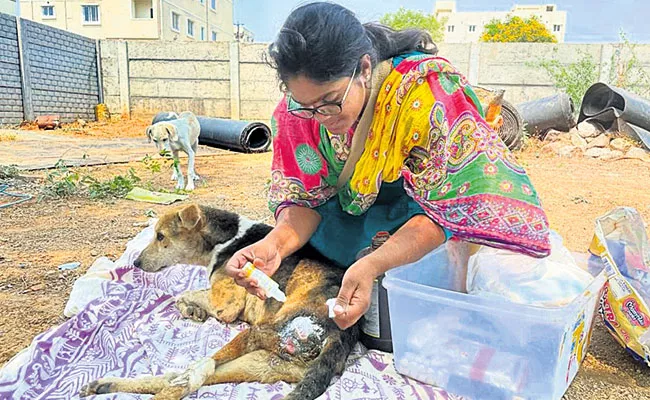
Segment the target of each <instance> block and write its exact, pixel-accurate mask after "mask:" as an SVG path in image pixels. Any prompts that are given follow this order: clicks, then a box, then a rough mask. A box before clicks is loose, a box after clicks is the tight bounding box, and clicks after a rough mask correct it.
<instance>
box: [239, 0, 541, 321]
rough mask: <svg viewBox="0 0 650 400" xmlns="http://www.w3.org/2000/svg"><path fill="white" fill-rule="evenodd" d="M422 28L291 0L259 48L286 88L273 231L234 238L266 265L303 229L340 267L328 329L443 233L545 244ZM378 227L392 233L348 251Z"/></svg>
mask: <svg viewBox="0 0 650 400" xmlns="http://www.w3.org/2000/svg"><path fill="white" fill-rule="evenodd" d="M435 52H436V48H435V45H434V44H433V42H432V40H431V37H430V36H429V35H428V34H426V33H424V32H421V31H417V30H407V31H400V32H395V31H393V30H391V29H389V28H387V27H385V26H382V25H378V24H366V25H362V24H361V23H360V22H359V21H358V20H357V19H356V17H355V16H354V14H352V13H351V12H350V11H349V10H347V9H345V8H343V7H341V6H339V5H336V4H332V3H312V4H308V5H305V6H302V7H300V8H298V9H296V10H295V11H293V12H292V13H291V15H290V16H289V17H288V19H287V21H286V22H285V24H284V26H283V28H282V30H281V31H280V33H279V34H278V37H277V39H276V41H275V42H274V43H273V44H271V46H270V48H269V54H270V57H271V60H272V64H273V66H274V68H275V69H276V71H277V73H278V76H279V78H280V80H281V81H282V83H283V85H284V86H285V88H286V96H285V97H284V98H283V99H282V100H281V101H280V103H279V105H278V106H277V109H276V110H275V113H274V115H273V124H272V125H273V132H274V149H273V151H274V154H273V165H272V182H271V188H270V195H269V205H270V208H271V210H272V211H273V212H275V216H276V225H275V228H274V229H273V231H272V232H271V233H270V234H269V235H268V236H267V237H266V238H265V239H263V240H262V241H260V242H258V243H256V244H254V245H252V246H250V247H248V248H245V249H242V250H241V251H239V252H238V253H237V254H235V255H234V256H233V258H232V259H231V260H230V261H229V263H228V266H227V271H228V274H229V275H230V276H232V277H233V278H235V280H236V281H237V283H238V284H239V285H242V286H244V287H246V288H247V290H248V291H249V292H250V293H253V294H257V295H258V296H259V297H260V298H264V295H263V291H261V290H260V289H259V288H258V287H257V285H256V282H254V281H252V280H248V279H243V274H242V273H241V268H242V267H243V265H244V264H245V263H246V261H247V260H254V264H255V265H256V266H257V267H258V268H259V269H261V270H263V271H264V272H265V273H267V274H268V275H273V273H274V272H275V271H276V270H277V268H278V266H279V265H280V261H281V260H282V259H283V258H284V257H286V256H288V255H289V254H291V253H293V252H294V251H296V250H297V249H299V248H300V247H302V246H303V245H305V244H306V243H307V242H309V243H310V244H312V245H313V246H314V247H315V248H317V249H318V250H319V251H321V252H322V253H323V254H324V255H326V256H327V257H329V258H331V259H332V260H333V261H335V262H336V263H338V264H340V265H342V266H343V267H347V270H346V273H345V276H344V278H343V282H342V286H341V290H340V293H339V296H338V299H337V303H336V306H335V307H334V312H335V315H336V317H335V319H334V320H335V321H336V323H337V324H338V325H339V327H341V328H342V329H346V328H348V327H350V326H351V325H353V324H354V323H355V322H356V321H357V320H358V319H359V318H360V317H361V316H362V315H363V314H364V313H365V312H366V310H367V308H368V305H369V303H370V295H371V291H372V285H373V281H374V279H375V278H376V277H378V276H380V275H381V274H383V273H384V272H385V271H387V270H389V269H391V268H394V267H397V266H399V265H403V264H406V263H410V262H413V261H416V260H418V259H420V258H421V257H422V256H424V255H425V254H427V253H428V252H430V251H432V250H433V249H435V248H436V247H438V246H440V245H441V244H443V243H444V242H445V241H446V240H448V239H449V238H450V237H452V236H454V237H457V238H458V239H461V240H466V241H470V242H474V243H480V244H486V245H489V246H495V247H500V248H506V249H512V250H515V251H519V252H522V253H526V254H530V255H533V256H536V257H543V256H546V255H548V253H549V251H550V244H549V240H548V223H547V219H546V216H545V214H544V212H543V210H542V209H541V207H540V204H539V199H538V197H537V194H536V192H535V190H534V188H533V186H532V185H531V183H530V181H529V179H528V177H527V175H526V173H525V172H524V170H523V169H522V168H521V166H520V165H519V164H518V163H517V162H516V160H515V158H514V157H513V156H512V154H511V153H510V152H509V151H508V150H507V148H506V147H505V146H504V144H503V143H502V141H501V140H500V138H499V136H498V135H497V133H495V132H494V131H493V130H492V129H491V128H490V127H489V126H488V124H487V123H486V122H485V119H484V111H483V109H482V106H481V104H480V102H479V101H478V100H477V97H476V95H475V93H474V91H473V90H472V88H471V87H470V86H469V85H468V84H467V82H466V80H465V78H464V77H463V76H462V75H460V74H459V73H458V72H457V71H456V70H455V69H454V68H453V67H452V66H451V65H450V64H449V62H448V61H447V60H445V59H443V58H437V57H435V56H434V54H435ZM380 230H386V231H389V232H391V233H392V236H391V237H390V239H389V240H388V241H387V242H386V243H385V244H384V245H383V246H381V247H380V248H379V249H378V250H376V251H375V252H373V253H371V254H370V255H368V256H366V257H363V258H361V259H359V260H358V261H355V255H356V253H357V252H358V251H359V250H360V249H362V248H363V247H366V246H368V245H369V243H370V240H371V238H372V236H373V235H374V234H375V233H376V232H377V231H380Z"/></svg>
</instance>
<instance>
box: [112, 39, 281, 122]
mask: <svg viewBox="0 0 650 400" xmlns="http://www.w3.org/2000/svg"><path fill="white" fill-rule="evenodd" d="M100 48H101V59H102V76H103V92H104V98H105V102H106V104H107V105H108V107H109V110H111V111H112V112H113V113H116V112H119V113H122V114H131V115H132V116H138V115H151V114H155V113H156V112H158V111H166V110H173V111H178V112H180V111H183V110H190V111H193V112H194V113H196V114H200V115H206V116H212V117H219V118H233V119H250V120H268V118H269V116H270V115H271V112H272V111H273V108H274V106H275V103H277V101H278V100H279V99H280V91H279V89H278V84H277V82H276V79H275V73H274V71H273V70H272V69H271V68H269V67H268V66H267V65H266V64H265V63H264V61H263V58H262V56H263V52H264V49H266V46H265V45H260V44H244V43H241V44H240V43H227V42H197V43H183V44H182V45H180V44H179V43H177V42H155V43H151V42H137V41H118V40H102V41H101V42H100Z"/></svg>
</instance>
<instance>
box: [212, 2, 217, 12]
mask: <svg viewBox="0 0 650 400" xmlns="http://www.w3.org/2000/svg"><path fill="white" fill-rule="evenodd" d="M210 8H211V9H213V10H216V9H217V0H210Z"/></svg>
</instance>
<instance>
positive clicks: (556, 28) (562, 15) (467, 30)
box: [433, 1, 566, 43]
mask: <svg viewBox="0 0 650 400" xmlns="http://www.w3.org/2000/svg"><path fill="white" fill-rule="evenodd" d="M433 13H434V15H435V16H436V18H438V20H441V19H446V24H445V27H444V34H445V39H444V40H445V42H447V43H470V42H478V41H479V39H480V37H481V34H482V33H483V27H484V26H485V25H486V24H488V23H489V22H490V21H492V20H493V19H501V20H504V19H506V18H507V17H508V16H517V17H521V18H530V17H533V16H535V17H537V18H539V20H540V21H541V22H542V23H543V24H544V25H546V27H547V28H548V30H549V31H550V32H551V33H552V34H553V35H555V37H556V38H557V41H558V43H562V42H564V35H565V33H566V11H559V10H558V9H557V5H555V4H542V5H518V4H515V5H514V6H513V7H512V9H511V10H510V11H475V12H468V11H456V2H455V1H436V4H435V6H434V9H433Z"/></svg>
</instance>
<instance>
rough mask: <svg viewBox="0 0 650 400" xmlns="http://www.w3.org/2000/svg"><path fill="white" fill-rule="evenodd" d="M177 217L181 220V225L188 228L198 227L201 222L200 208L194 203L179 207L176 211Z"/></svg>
mask: <svg viewBox="0 0 650 400" xmlns="http://www.w3.org/2000/svg"><path fill="white" fill-rule="evenodd" d="M178 218H179V219H180V221H181V226H182V227H183V228H185V229H189V230H192V229H197V228H200V227H201V226H202V224H203V217H202V213H201V209H200V208H199V206H198V205H196V204H191V205H189V206H187V207H184V208H183V209H181V210H180V211H179V212H178Z"/></svg>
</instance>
